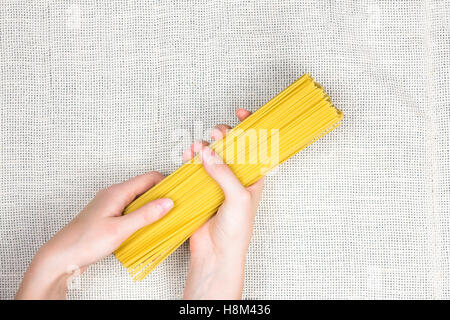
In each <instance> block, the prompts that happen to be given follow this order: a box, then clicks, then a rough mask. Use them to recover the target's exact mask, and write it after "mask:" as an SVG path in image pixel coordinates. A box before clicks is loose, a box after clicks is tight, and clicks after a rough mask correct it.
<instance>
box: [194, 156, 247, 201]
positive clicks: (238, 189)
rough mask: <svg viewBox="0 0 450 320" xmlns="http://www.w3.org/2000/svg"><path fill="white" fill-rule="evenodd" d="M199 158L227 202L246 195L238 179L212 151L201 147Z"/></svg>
mask: <svg viewBox="0 0 450 320" xmlns="http://www.w3.org/2000/svg"><path fill="white" fill-rule="evenodd" d="M200 157H201V159H202V163H203V166H204V168H205V170H206V172H207V173H208V174H209V175H210V176H211V178H213V179H214V180H215V181H216V182H217V183H218V184H219V186H220V187H221V188H222V190H223V192H224V194H225V198H226V199H227V200H231V201H233V199H238V198H240V197H241V196H242V195H245V194H248V192H247V190H245V188H244V187H243V186H242V184H241V182H240V181H239V179H238V178H237V177H236V176H235V175H234V173H233V172H232V171H231V169H230V168H229V167H228V166H227V165H226V164H225V163H223V160H222V159H221V158H220V157H219V156H218V155H217V154H216V153H215V152H214V151H213V150H211V149H210V148H209V147H203V149H202V152H201V153H200Z"/></svg>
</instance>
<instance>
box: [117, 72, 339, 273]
mask: <svg viewBox="0 0 450 320" xmlns="http://www.w3.org/2000/svg"><path fill="white" fill-rule="evenodd" d="M342 118H343V114H342V112H341V111H339V110H338V109H336V108H335V107H334V106H333V104H332V103H331V100H330V98H329V97H328V95H327V94H326V93H325V92H324V90H323V88H322V87H321V86H320V85H319V84H318V83H316V82H315V81H314V79H313V78H312V77H311V76H310V75H309V74H305V75H303V76H302V77H300V78H299V79H298V80H296V81H295V82H294V83H292V84H291V85H290V86H289V87H287V88H286V89H285V90H283V91H282V92H281V93H279V94H278V95H277V96H275V97H274V98H273V99H271V100H270V101H269V102H268V103H266V104H265V105H264V106H262V107H261V108H260V109H259V110H257V111H256V112H255V113H253V114H252V115H250V116H249V117H248V118H247V119H246V120H244V121H243V122H241V123H240V124H239V125H237V126H236V127H235V128H233V129H232V130H230V131H229V132H228V133H227V135H226V136H225V137H224V138H223V139H222V140H218V141H216V142H214V143H213V144H211V145H210V148H211V149H213V150H214V151H215V152H216V153H217V154H218V155H219V156H221V157H222V159H223V160H224V162H225V163H227V164H228V165H229V167H230V168H231V170H232V171H233V172H234V174H235V175H236V176H237V177H238V178H239V180H240V181H241V183H242V184H243V185H244V186H249V185H252V184H253V183H255V182H256V181H257V180H258V179H260V178H261V177H262V176H264V175H265V174H266V173H267V172H269V171H270V170H271V169H272V168H274V167H275V166H277V165H278V164H280V163H282V162H284V161H285V160H287V159H289V158H290V157H291V156H293V155H294V154H296V153H297V152H299V151H300V150H302V149H304V148H306V147H307V146H308V145H310V144H311V143H313V142H314V141H316V140H318V139H319V138H321V137H322V136H323V135H325V134H327V133H328V132H330V131H331V130H333V129H334V128H336V127H337V126H338V125H339V123H340V120H341V119H342ZM158 198H171V199H172V200H173V202H174V207H173V209H172V210H171V211H170V212H169V213H168V214H166V215H165V216H164V217H163V218H162V219H160V220H158V221H157V222H155V223H153V224H151V225H149V226H146V227H144V228H142V229H140V230H138V231H137V232H135V233H134V234H133V235H132V236H131V237H129V238H128V239H127V240H126V241H125V242H123V243H122V244H121V246H120V247H119V248H118V249H117V250H116V251H115V255H116V257H117V259H118V260H119V261H120V262H121V263H122V264H123V265H124V266H125V267H126V268H127V269H128V271H129V272H130V274H131V276H132V277H133V279H134V280H135V281H136V280H142V279H144V278H145V277H146V276H147V275H148V274H149V273H150V272H151V271H152V270H153V269H154V268H156V267H157V266H158V265H159V264H160V263H161V262H162V261H163V260H164V259H166V258H167V257H168V256H169V255H170V254H171V253H172V252H174V251H175V250H176V249H177V248H178V247H179V246H180V245H181V244H182V243H183V242H184V241H186V240H187V239H188V238H189V237H190V236H191V235H192V234H193V233H194V232H195V231H196V230H197V229H198V228H199V227H201V226H202V225H203V224H204V223H205V222H206V221H208V219H210V218H211V217H212V216H213V215H214V214H215V213H216V212H217V209H218V208H219V206H220V205H221V204H222V203H223V201H224V194H223V192H222V190H221V189H220V187H219V186H218V184H217V183H216V182H215V181H214V180H213V179H212V178H211V177H209V175H208V174H207V173H206V171H205V170H204V168H203V166H202V164H201V161H200V160H199V157H198V156H196V157H194V158H193V159H192V160H191V161H189V162H187V163H185V164H183V165H182V166H181V167H180V168H179V169H177V170H176V171H174V172H173V173H172V174H171V175H169V176H168V177H167V178H165V179H164V180H162V181H161V182H160V183H159V184H157V185H156V186H154V187H153V188H151V189H150V190H148V191H147V192H146V193H144V194H143V195H141V196H140V197H139V198H137V199H136V200H135V201H133V202H132V203H130V204H129V206H128V207H127V208H126V209H125V211H124V214H128V213H130V212H133V211H134V210H137V209H138V208H140V207H142V206H143V205H145V204H146V203H148V202H150V201H153V200H155V199H158Z"/></svg>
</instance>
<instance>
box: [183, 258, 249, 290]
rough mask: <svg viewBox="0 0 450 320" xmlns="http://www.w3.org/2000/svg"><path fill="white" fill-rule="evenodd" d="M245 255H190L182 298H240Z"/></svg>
mask: <svg viewBox="0 0 450 320" xmlns="http://www.w3.org/2000/svg"><path fill="white" fill-rule="evenodd" d="M244 269H245V256H244V257H241V256H231V255H220V256H216V255H208V256H207V257H205V256H203V258H200V257H199V258H197V257H195V256H194V257H191V262H190V266H189V273H188V277H187V280H186V287H185V291H184V299H241V296H242V287H243V283H244Z"/></svg>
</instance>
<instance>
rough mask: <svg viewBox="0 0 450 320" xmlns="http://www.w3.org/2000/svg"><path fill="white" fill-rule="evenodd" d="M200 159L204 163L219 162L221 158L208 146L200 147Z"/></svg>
mask: <svg viewBox="0 0 450 320" xmlns="http://www.w3.org/2000/svg"><path fill="white" fill-rule="evenodd" d="M202 160H203V162H204V163H206V164H209V165H211V164H221V163H223V161H222V159H221V158H220V157H219V156H218V155H217V154H216V153H215V152H214V151H213V150H212V149H210V148H208V147H204V148H203V149H202Z"/></svg>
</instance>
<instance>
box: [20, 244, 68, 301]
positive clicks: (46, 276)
mask: <svg viewBox="0 0 450 320" xmlns="http://www.w3.org/2000/svg"><path fill="white" fill-rule="evenodd" d="M58 261H59V259H58V258H57V257H55V256H54V255H52V254H50V252H47V251H46V250H45V246H44V247H43V248H41V249H40V250H39V251H38V252H37V253H36V255H35V257H34V258H33V261H32V262H31V264H30V266H29V267H28V269H27V271H26V272H25V275H24V277H23V281H22V283H21V285H20V288H19V290H18V292H17V295H16V299H65V297H66V292H67V282H68V280H69V277H70V274H69V273H68V272H66V270H65V269H64V266H63V265H62V264H59V263H58Z"/></svg>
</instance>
